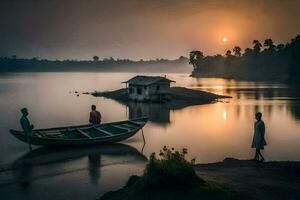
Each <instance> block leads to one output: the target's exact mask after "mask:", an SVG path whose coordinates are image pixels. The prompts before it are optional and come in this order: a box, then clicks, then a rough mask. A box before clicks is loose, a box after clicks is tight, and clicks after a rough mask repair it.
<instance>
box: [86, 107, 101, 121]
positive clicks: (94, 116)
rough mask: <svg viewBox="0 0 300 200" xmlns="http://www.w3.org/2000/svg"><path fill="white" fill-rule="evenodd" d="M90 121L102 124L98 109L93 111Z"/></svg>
mask: <svg viewBox="0 0 300 200" xmlns="http://www.w3.org/2000/svg"><path fill="white" fill-rule="evenodd" d="M89 122H90V123H91V124H100V123H101V113H100V112H99V111H97V110H93V111H91V112H90V120H89Z"/></svg>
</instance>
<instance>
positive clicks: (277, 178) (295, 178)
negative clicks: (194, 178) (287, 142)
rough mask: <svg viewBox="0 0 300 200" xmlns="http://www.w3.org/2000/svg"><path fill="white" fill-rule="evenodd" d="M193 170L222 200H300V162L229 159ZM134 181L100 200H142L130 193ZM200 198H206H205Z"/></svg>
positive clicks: (159, 194) (156, 195)
mask: <svg viewBox="0 0 300 200" xmlns="http://www.w3.org/2000/svg"><path fill="white" fill-rule="evenodd" d="M194 169H195V171H196V173H197V175H198V176H199V177H201V179H203V180H204V181H205V182H206V183H209V184H210V185H211V186H213V187H214V188H218V189H219V191H220V189H221V190H222V191H223V193H220V194H223V195H224V196H223V198H222V197H218V198H220V199H232V198H234V199H257V200H266V199H272V200H276V199H278V200H279V199H280V200H281V199H300V187H299V186H300V162H285V161H280V162H264V163H261V162H256V161H251V160H237V159H232V158H226V159H225V160H224V161H223V162H219V163H211V164H197V165H195V167H194ZM132 178H133V179H137V178H136V177H132ZM131 181H132V180H131ZM131 181H129V182H128V183H127V185H126V186H125V187H123V188H122V189H120V190H117V191H115V192H108V193H106V194H105V195H104V196H103V197H102V198H100V199H101V200H112V199H118V198H120V197H122V198H125V199H126V198H127V199H128V197H130V199H142V198H141V194H139V195H137V196H135V193H130V191H134V189H135V188H132V183H131ZM128 192H129V193H128ZM224 192H225V193H224ZM228 192H229V193H228ZM228 195H229V196H228ZM142 197H148V199H164V200H165V199H174V198H175V199H193V197H199V193H198V192H195V190H192V191H190V192H186V191H180V190H179V191H178V190H177V191H170V190H163V191H154V192H153V191H152V192H151V195H150V194H149V195H146V194H144V195H143V196H142ZM228 197H229V198H228ZM201 199H207V198H206V197H205V196H203V198H201Z"/></svg>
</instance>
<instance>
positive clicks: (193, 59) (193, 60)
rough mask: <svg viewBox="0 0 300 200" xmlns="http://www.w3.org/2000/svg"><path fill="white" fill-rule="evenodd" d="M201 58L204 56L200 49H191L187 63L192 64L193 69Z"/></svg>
mask: <svg viewBox="0 0 300 200" xmlns="http://www.w3.org/2000/svg"><path fill="white" fill-rule="evenodd" d="M203 58H204V56H203V53H202V52H201V51H191V52H190V58H189V60H190V62H189V63H190V64H192V65H193V67H194V69H196V68H197V66H198V64H199V63H200V62H201V61H202V59H203Z"/></svg>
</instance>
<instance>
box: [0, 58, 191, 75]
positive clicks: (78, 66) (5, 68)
mask: <svg viewBox="0 0 300 200" xmlns="http://www.w3.org/2000/svg"><path fill="white" fill-rule="evenodd" d="M185 64H186V65H188V58H186V57H183V56H180V57H179V58H177V59H174V60H168V59H162V58H161V59H152V60H143V59H140V60H137V61H135V60H130V59H114V58H112V57H110V58H103V59H102V60H101V59H100V58H99V57H98V56H93V57H92V59H91V60H47V59H39V58H37V57H34V58H31V59H25V58H18V57H17V56H16V55H13V56H11V57H2V58H1V57H0V73H1V72H25V71H27V72H35V71H37V72H44V71H137V70H140V71H143V70H145V71H146V70H148V69H149V70H150V71H151V70H152V71H160V70H162V71H168V70H170V71H172V70H175V71H176V70H177V71H180V70H186V69H180V68H181V66H183V65H185Z"/></svg>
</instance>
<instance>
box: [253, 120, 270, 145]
mask: <svg viewBox="0 0 300 200" xmlns="http://www.w3.org/2000/svg"><path fill="white" fill-rule="evenodd" d="M265 145H267V143H266V140H265V123H264V122H263V121H262V120H260V121H256V122H255V123H254V135H253V141H252V148H256V149H264V146H265Z"/></svg>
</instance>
